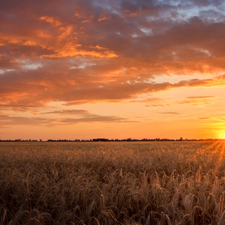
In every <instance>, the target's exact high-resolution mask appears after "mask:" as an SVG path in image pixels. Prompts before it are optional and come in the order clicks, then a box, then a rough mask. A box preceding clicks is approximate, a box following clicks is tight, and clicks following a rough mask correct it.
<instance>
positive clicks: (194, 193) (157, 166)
mask: <svg viewBox="0 0 225 225" xmlns="http://www.w3.org/2000/svg"><path fill="white" fill-rule="evenodd" d="M224 146H225V143H224V142H223V141H217V142H190V141H189V142H185V141H181V142H134V143H133V142H123V143H47V142H39V143H3V142H2V143H0V224H3V225H4V224H10V225H17V224H37V225H38V224H60V225H61V224H62V225H63V224H68V225H69V224H70V225H72V224H80V225H82V224H96V225H97V224H108V225H110V224H120V225H122V224H124V225H130V224H134V225H137V224H146V225H150V224H156V225H157V224H162V225H170V224H171V225H173V224H174V225H175V224H176V225H178V224H179V225H182V224H188V225H192V224H200V225H201V224H219V225H222V224H225V212H224V210H225V157H224V150H225V147H224Z"/></svg>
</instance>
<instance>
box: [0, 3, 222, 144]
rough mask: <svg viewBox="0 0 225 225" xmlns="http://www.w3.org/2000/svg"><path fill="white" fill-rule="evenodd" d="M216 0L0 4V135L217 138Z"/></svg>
mask: <svg viewBox="0 0 225 225" xmlns="http://www.w3.org/2000/svg"><path fill="white" fill-rule="evenodd" d="M224 40H225V1H223V0H111V1H110V0H48V1H44V0H39V1H33V0H29V1H28V0H20V1H18V0H10V1H9V0H1V3H0V139H17V138H21V139H43V140H46V139H65V138H66V139H91V138H110V139H111V138H112V139H114V138H120V139H122V138H180V137H183V138H198V139H199V138H224V134H225V44H224Z"/></svg>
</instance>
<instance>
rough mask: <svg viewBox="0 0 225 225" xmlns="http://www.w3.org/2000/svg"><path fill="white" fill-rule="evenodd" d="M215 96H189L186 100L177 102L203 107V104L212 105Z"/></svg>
mask: <svg viewBox="0 0 225 225" xmlns="http://www.w3.org/2000/svg"><path fill="white" fill-rule="evenodd" d="M215 98H216V97H215V96H189V97H186V98H185V99H184V100H182V101H179V102H177V103H178V104H192V105H202V104H204V105H205V104H212V103H213V101H214V99H215Z"/></svg>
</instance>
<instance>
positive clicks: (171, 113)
mask: <svg viewBox="0 0 225 225" xmlns="http://www.w3.org/2000/svg"><path fill="white" fill-rule="evenodd" d="M159 114H168V115H179V114H180V113H178V112H159Z"/></svg>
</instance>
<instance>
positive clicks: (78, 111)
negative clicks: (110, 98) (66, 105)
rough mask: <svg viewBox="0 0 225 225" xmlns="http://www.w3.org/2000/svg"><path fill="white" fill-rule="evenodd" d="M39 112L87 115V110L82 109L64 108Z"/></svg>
mask: <svg viewBox="0 0 225 225" xmlns="http://www.w3.org/2000/svg"><path fill="white" fill-rule="evenodd" d="M41 114H59V115H87V114H89V112H88V111H87V110H83V109H65V110H56V111H50V112H43V113H41Z"/></svg>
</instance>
